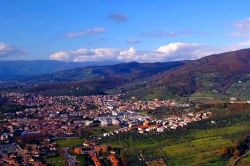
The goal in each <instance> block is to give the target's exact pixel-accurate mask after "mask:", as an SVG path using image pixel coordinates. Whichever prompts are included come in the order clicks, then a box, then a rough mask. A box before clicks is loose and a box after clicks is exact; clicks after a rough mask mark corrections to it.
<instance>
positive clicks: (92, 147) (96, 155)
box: [72, 141, 121, 166]
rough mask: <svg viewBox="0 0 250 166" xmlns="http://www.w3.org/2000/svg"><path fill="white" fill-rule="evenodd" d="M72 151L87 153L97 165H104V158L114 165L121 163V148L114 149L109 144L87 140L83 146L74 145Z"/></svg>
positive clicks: (77, 153) (74, 152) (80, 153)
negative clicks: (97, 143)
mask: <svg viewBox="0 0 250 166" xmlns="http://www.w3.org/2000/svg"><path fill="white" fill-rule="evenodd" d="M72 153H73V154H76V155H83V154H86V155H88V156H89V158H90V160H91V161H92V163H94V165H96V166H103V165H104V164H103V160H104V159H106V160H108V161H109V162H110V163H111V164H112V166H118V165H121V159H120V149H113V148H112V147H110V146H107V145H96V144H95V143H94V142H89V141H85V142H83V144H82V145H81V146H77V147H73V148H72Z"/></svg>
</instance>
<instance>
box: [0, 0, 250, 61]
mask: <svg viewBox="0 0 250 166" xmlns="http://www.w3.org/2000/svg"><path fill="white" fill-rule="evenodd" d="M249 6H250V1H249V0H220V1H218V0H202V1H200V0H188V1H187V0H177V1H173V0H153V1H152V0H126V1H125V0H124V1H121V0H120V1H119V0H74V1H72V0H42V1H35V0H23V1H21V0H11V1H10V0H0V11H1V14H0V60H48V59H51V60H60V61H74V62H85V61H119V62H130V61H138V62H164V61H175V60H185V59H198V58H201V57H203V56H207V55H210V54H215V53H221V52H226V51H232V50H237V49H243V48H249V47H250V10H249Z"/></svg>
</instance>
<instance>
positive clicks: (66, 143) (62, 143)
mask: <svg viewBox="0 0 250 166" xmlns="http://www.w3.org/2000/svg"><path fill="white" fill-rule="evenodd" d="M56 143H57V144H58V146H59V148H66V147H72V146H76V145H80V144H82V143H83V139H82V138H67V139H60V140H56Z"/></svg>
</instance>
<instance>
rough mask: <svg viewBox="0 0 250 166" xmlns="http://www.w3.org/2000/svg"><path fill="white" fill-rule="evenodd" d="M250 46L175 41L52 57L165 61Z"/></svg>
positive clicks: (71, 59) (69, 59)
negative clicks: (150, 48)
mask: <svg viewBox="0 0 250 166" xmlns="http://www.w3.org/2000/svg"><path fill="white" fill-rule="evenodd" d="M247 47H250V41H245V42H241V43H238V44H234V45H230V46H225V47H216V46H209V45H204V44H199V43H188V42H175V43H169V44H166V45H163V46H160V47H158V48H157V49H155V50H153V51H140V50H136V49H135V48H134V47H130V48H127V49H117V48H96V49H86V48H81V49H78V50H73V51H59V52H56V53H53V54H51V56H50V59H54V60H62V61H75V62H79V61H119V62H131V61H137V62H165V61H177V60H193V59H199V58H201V57H204V56H208V55H211V54H216V53H222V52H226V51H233V50H238V49H242V48H247Z"/></svg>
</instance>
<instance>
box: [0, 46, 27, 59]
mask: <svg viewBox="0 0 250 166" xmlns="http://www.w3.org/2000/svg"><path fill="white" fill-rule="evenodd" d="M23 54H24V51H23V50H21V49H20V48H18V47H16V46H12V45H9V44H6V43H4V42H0V58H1V59H6V58H7V59H8V58H11V57H16V56H20V55H23Z"/></svg>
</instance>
